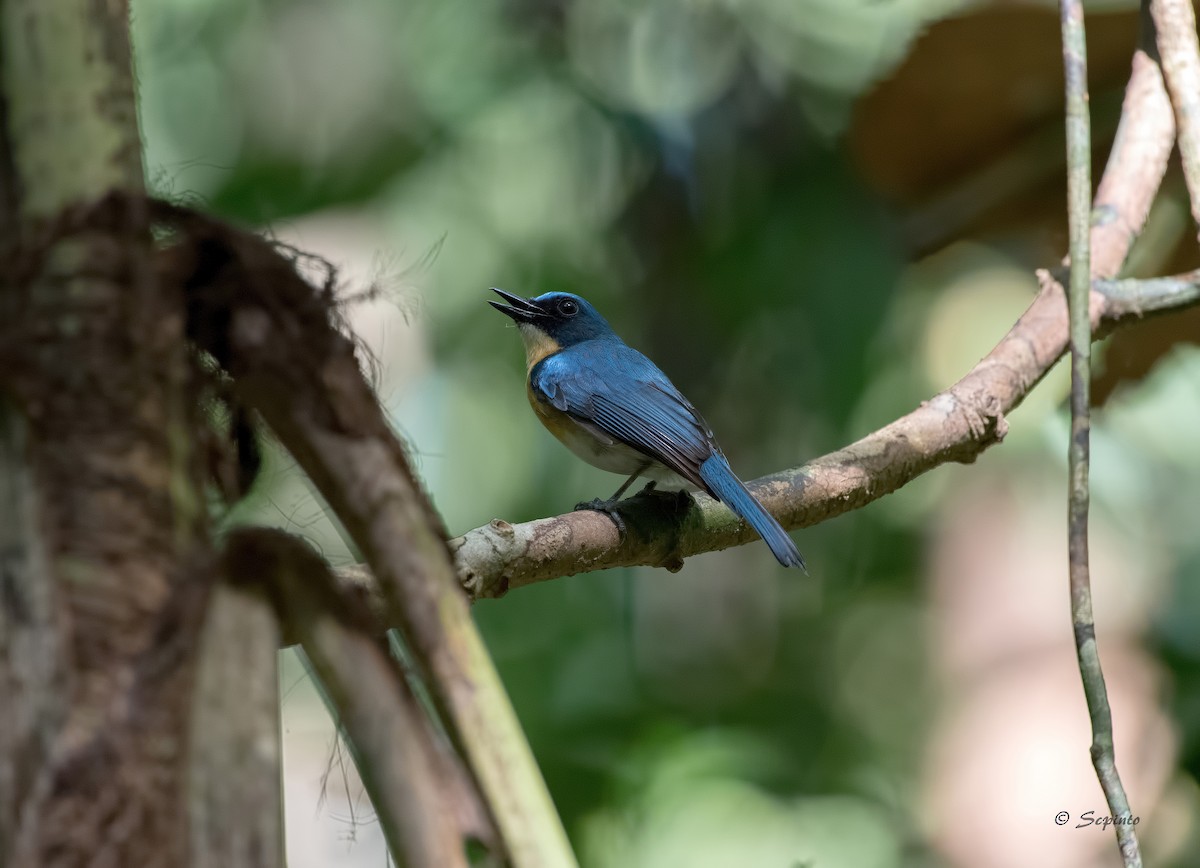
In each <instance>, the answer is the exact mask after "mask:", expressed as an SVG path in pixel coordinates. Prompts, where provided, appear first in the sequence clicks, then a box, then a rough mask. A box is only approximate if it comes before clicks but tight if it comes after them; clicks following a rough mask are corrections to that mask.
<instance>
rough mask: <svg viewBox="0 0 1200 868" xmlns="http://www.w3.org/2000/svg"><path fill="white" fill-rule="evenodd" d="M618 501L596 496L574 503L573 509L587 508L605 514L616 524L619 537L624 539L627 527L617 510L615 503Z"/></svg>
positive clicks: (577, 510)
mask: <svg viewBox="0 0 1200 868" xmlns="http://www.w3.org/2000/svg"><path fill="white" fill-rule="evenodd" d="M618 502H619V501H617V500H615V499H613V500H601V499H600V498H598V497H596V498H593V499H592V500H585V501H583V502H582V503H577V504H575V511H576V512H579V511H581V510H588V511H590V512H598V513H600V514H601V515H607V516H608V517H609V519H610V520H611V521H612V523H613V524H614V525H616V526H617V534H618V535H619V536H620V538H621V539H625V533H626V530H627V528H626V527H625V519H623V518H621V513H620V512H618V511H617V503H618Z"/></svg>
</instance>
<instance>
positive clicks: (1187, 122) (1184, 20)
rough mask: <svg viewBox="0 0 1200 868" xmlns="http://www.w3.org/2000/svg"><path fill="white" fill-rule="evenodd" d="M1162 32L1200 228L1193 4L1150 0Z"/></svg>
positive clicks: (1198, 65)
mask: <svg viewBox="0 0 1200 868" xmlns="http://www.w3.org/2000/svg"><path fill="white" fill-rule="evenodd" d="M1150 11H1151V14H1152V15H1153V16H1154V26H1155V28H1156V29H1157V31H1158V51H1159V55H1160V56H1161V58H1162V69H1163V73H1164V75H1165V76H1166V80H1167V90H1168V91H1169V93H1170V95H1171V103H1172V105H1173V106H1174V108H1175V123H1176V124H1177V125H1178V127H1179V153H1180V155H1181V156H1182V157H1183V175H1184V179H1185V180H1186V181H1187V188H1188V193H1189V196H1190V199H1191V204H1192V218H1193V219H1194V220H1195V221H1196V223H1198V224H1200V46H1198V45H1197V41H1196V12H1195V10H1194V9H1193V8H1192V0H1150Z"/></svg>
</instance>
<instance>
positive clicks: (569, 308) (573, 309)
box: [558, 298, 579, 316]
mask: <svg viewBox="0 0 1200 868" xmlns="http://www.w3.org/2000/svg"><path fill="white" fill-rule="evenodd" d="M558 312H559V313H560V314H561V315H562V316H575V314H577V313H579V305H578V304H576V303H575V302H574V301H572V300H571V299H569V298H564V299H563V300H562V301H560V302H559V303H558Z"/></svg>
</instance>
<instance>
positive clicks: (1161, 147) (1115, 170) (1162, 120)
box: [1091, 0, 1175, 278]
mask: <svg viewBox="0 0 1200 868" xmlns="http://www.w3.org/2000/svg"><path fill="white" fill-rule="evenodd" d="M1148 2H1149V0H1142V24H1141V30H1140V31H1139V35H1138V47H1137V50H1136V51H1134V54H1133V71H1132V72H1131V73H1130V76H1129V84H1128V85H1127V86H1126V87H1125V101H1124V103H1123V104H1122V107H1121V120H1120V123H1119V124H1118V125H1117V135H1116V138H1114V139H1113V145H1112V150H1111V151H1110V152H1109V158H1108V165H1107V166H1105V168H1104V176H1103V177H1102V178H1101V179H1100V183H1099V185H1097V187H1096V195H1095V199H1094V200H1093V204H1092V238H1091V250H1092V276H1093V277H1099V278H1110V277H1116V275H1117V274H1118V273H1119V272H1120V270H1121V265H1122V263H1124V262H1125V257H1126V255H1127V254H1128V253H1129V248H1130V246H1132V244H1133V239H1134V238H1136V237H1137V235H1138V233H1139V232H1141V231H1142V226H1143V225H1144V224H1145V222H1146V216H1147V215H1148V214H1149V213H1150V204H1151V203H1152V202H1153V201H1154V197H1155V196H1156V195H1158V188H1159V184H1160V183H1161V181H1162V177H1163V175H1164V174H1165V173H1166V171H1167V160H1168V159H1169V158H1170V156H1171V148H1172V147H1173V146H1174V144H1175V115H1174V114H1173V113H1172V111H1171V101H1170V100H1169V99H1167V89H1166V86H1165V85H1164V83H1163V73H1162V68H1161V67H1160V66H1159V62H1158V47H1157V45H1156V43H1155V39H1154V22H1153V21H1152V20H1151V18H1150V10H1149V7H1148Z"/></svg>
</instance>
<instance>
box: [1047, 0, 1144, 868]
mask: <svg viewBox="0 0 1200 868" xmlns="http://www.w3.org/2000/svg"><path fill="white" fill-rule="evenodd" d="M1062 43H1063V68H1064V73H1065V75H1064V78H1065V80H1066V95H1067V99H1066V102H1067V119H1066V124H1067V217H1068V225H1069V228H1070V238H1071V274H1070V281H1071V282H1070V291H1069V293H1068V302H1069V304H1068V308H1069V318H1070V325H1069V331H1070V345H1071V440H1070V446H1069V449H1068V455H1067V467H1068V480H1069V481H1068V495H1069V499H1068V512H1067V515H1068V518H1067V524H1068V537H1067V545H1068V552H1069V567H1070V569H1069V573H1070V590H1071V624H1072V627H1073V628H1074V629H1073V634H1074V637H1075V653H1076V656H1077V657H1078V659H1079V675H1080V678H1081V679H1082V681H1083V692H1084V696H1085V697H1086V698H1087V706H1088V712H1089V714H1090V716H1091V721H1092V746H1091V755H1092V764H1093V765H1094V766H1095V768H1096V777H1097V778H1098V779H1099V781H1100V787H1101V789H1102V790H1104V797H1105V799H1106V800H1107V801H1108V807H1109V812H1110V815H1111V816H1113V817H1116V818H1119V819H1124V820H1128V819H1129V817H1130V816H1131V812H1130V810H1129V800H1128V799H1127V798H1126V796H1125V788H1124V787H1123V786H1122V784H1121V776H1120V774H1119V773H1118V772H1117V762H1116V755H1115V752H1114V748H1113V725H1112V709H1111V708H1110V707H1109V704H1108V688H1107V687H1106V685H1105V683H1104V672H1103V670H1102V669H1101V666H1100V654H1099V649H1098V647H1097V645H1096V621H1095V616H1094V614H1093V612H1092V580H1091V574H1090V571H1089V567H1088V500H1089V497H1088V469H1089V460H1090V455H1089V453H1090V434H1091V427H1090V426H1091V415H1090V412H1091V377H1092V322H1091V316H1090V311H1089V301H1090V295H1091V286H1092V279H1091V247H1090V237H1089V236H1090V234H1091V233H1090V227H1089V224H1090V217H1091V203H1092V141H1091V137H1092V133H1091V118H1090V115H1089V113H1088V96H1087V40H1086V37H1085V32H1084V23H1083V4H1082V2H1081V0H1062ZM1115 828H1116V835H1117V841H1118V843H1119V846H1120V849H1121V857H1122V859H1123V860H1124V862H1125V865H1126V866H1127V868H1141V864H1142V856H1141V853H1140V852H1139V850H1138V842H1137V835H1136V833H1135V832H1134V827H1133V825H1132V824H1131V823H1128V822H1118V823H1116V824H1115Z"/></svg>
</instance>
